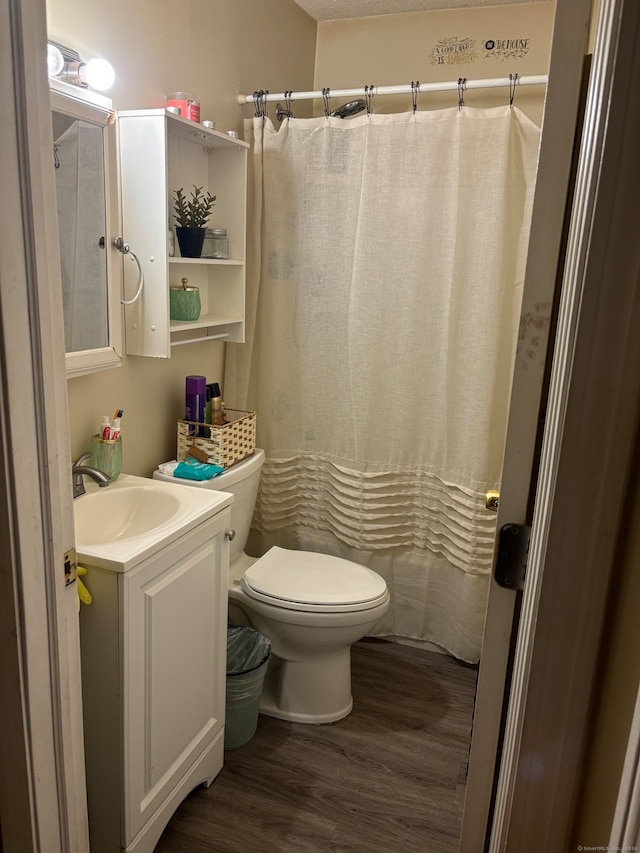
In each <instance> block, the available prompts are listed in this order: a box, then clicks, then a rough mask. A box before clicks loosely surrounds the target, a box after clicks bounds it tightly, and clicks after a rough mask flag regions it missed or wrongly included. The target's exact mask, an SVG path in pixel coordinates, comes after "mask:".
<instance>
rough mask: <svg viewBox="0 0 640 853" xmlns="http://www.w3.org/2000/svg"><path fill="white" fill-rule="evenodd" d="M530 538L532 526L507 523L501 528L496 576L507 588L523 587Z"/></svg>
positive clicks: (497, 581) (500, 583)
mask: <svg viewBox="0 0 640 853" xmlns="http://www.w3.org/2000/svg"><path fill="white" fill-rule="evenodd" d="M530 539H531V528H530V527H528V526H527V525H526V524H505V525H504V526H503V527H501V528H500V533H499V535H498V556H497V558H496V567H495V570H494V577H495V579H496V583H498V584H499V585H500V586H503V587H505V589H523V587H524V577H525V574H526V571H527V558H528V556H529V540H530Z"/></svg>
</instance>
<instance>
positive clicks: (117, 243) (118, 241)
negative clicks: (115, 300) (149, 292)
mask: <svg viewBox="0 0 640 853" xmlns="http://www.w3.org/2000/svg"><path fill="white" fill-rule="evenodd" d="M113 246H114V248H116V249H117V250H118V251H119V252H122V254H123V255H130V256H131V260H132V261H135V262H136V264H137V267H138V289H137V290H136V293H135V296H134V297H133V298H132V299H121V300H120V304H121V305H133V303H134V302H137V301H138V299H140V297H141V295H142V288H143V287H144V273H143V272H142V266H141V264H140V261H139V259H138V256H137V255H136V253H135V252H134V251H133V250H132V248H131V246H130V245H129V244H128V243H125V242H124V239H123V238H122V237H116V238H115V240H113Z"/></svg>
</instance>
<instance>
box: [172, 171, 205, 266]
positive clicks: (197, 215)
mask: <svg viewBox="0 0 640 853" xmlns="http://www.w3.org/2000/svg"><path fill="white" fill-rule="evenodd" d="M174 196H175V199H174V203H173V209H174V211H175V217H176V222H177V223H178V224H177V226H176V236H177V238H178V245H179V246H180V254H181V255H182V257H183V258H199V257H200V254H201V253H202V244H203V243H204V235H205V233H206V227H205V226H206V224H207V221H208V219H209V217H210V216H211V208H212V207H213V205H214V202H215V200H216V196H214V195H211V193H210V192H206V193H205V192H204V190H203V188H202V187H197V186H196V185H195V184H194V185H193V191H192V192H191V198H187V197H186V196H185V194H184V189H183V187H180V189H179V190H174Z"/></svg>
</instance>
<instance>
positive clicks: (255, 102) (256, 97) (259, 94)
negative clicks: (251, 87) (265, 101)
mask: <svg viewBox="0 0 640 853" xmlns="http://www.w3.org/2000/svg"><path fill="white" fill-rule="evenodd" d="M261 97H262V92H258V90H257V89H256V90H255V91H254V93H253V108H254V115H255V117H256V118H260V116H261V115H262V113H261V110H260V98H261Z"/></svg>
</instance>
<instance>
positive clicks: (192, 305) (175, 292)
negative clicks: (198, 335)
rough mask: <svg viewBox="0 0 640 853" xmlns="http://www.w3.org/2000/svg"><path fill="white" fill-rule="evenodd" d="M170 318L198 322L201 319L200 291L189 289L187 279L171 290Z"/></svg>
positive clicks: (194, 288) (193, 288)
mask: <svg viewBox="0 0 640 853" xmlns="http://www.w3.org/2000/svg"><path fill="white" fill-rule="evenodd" d="M169 316H170V317H171V319H172V320H190V321H192V322H193V321H194V320H198V319H199V318H200V291H199V289H198V288H197V287H188V286H187V279H186V278H183V279H182V284H181V285H175V286H172V287H170V288H169Z"/></svg>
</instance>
